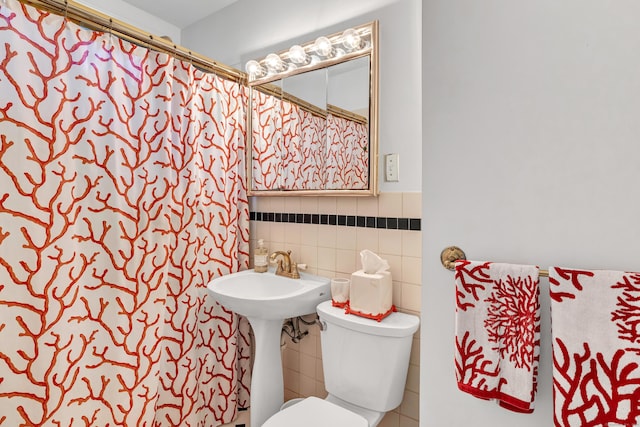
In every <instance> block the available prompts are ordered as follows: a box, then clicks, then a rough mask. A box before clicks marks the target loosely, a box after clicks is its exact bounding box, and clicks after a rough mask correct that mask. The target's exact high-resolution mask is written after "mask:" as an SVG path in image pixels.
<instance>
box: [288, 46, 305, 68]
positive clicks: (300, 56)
mask: <svg viewBox="0 0 640 427" xmlns="http://www.w3.org/2000/svg"><path fill="white" fill-rule="evenodd" d="M289 59H290V60H291V61H292V62H294V63H296V64H304V63H305V62H307V54H306V52H305V51H304V48H303V47H302V46H300V45H297V44H294V45H293V46H291V47H290V48H289Z"/></svg>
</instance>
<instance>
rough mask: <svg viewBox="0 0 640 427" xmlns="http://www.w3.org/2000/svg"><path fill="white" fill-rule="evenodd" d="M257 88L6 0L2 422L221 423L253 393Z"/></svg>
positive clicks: (0, 180) (0, 111)
mask: <svg viewBox="0 0 640 427" xmlns="http://www.w3.org/2000/svg"><path fill="white" fill-rule="evenodd" d="M245 97H246V94H245V90H244V88H243V87H242V86H241V85H239V84H237V83H233V82H230V81H226V80H224V79H221V78H219V77H216V76H214V75H211V74H207V73H203V72H201V71H198V70H197V69H195V68H194V67H193V66H191V65H190V64H187V63H184V62H180V61H178V60H176V59H174V58H172V57H170V56H168V55H165V54H162V53H157V52H153V51H150V50H148V49H146V48H144V47H140V46H137V45H134V44H131V43H128V42H125V41H122V40H120V39H118V38H116V37H114V36H111V35H109V34H103V33H97V32H93V31H88V30H86V29H83V28H81V27H79V26H77V25H75V24H73V23H70V22H65V19H64V18H63V17H59V16H54V15H51V14H48V13H45V12H42V11H39V10H36V9H34V8H32V7H29V6H25V5H23V4H21V3H19V2H17V1H15V0H2V1H0V426H7V427H13V426H19V425H22V426H65V427H66V426H100V427H104V426H108V425H109V426H130V427H132V426H214V425H218V424H220V423H223V422H225V423H226V422H229V421H230V420H231V419H232V417H233V416H234V415H235V412H236V408H237V407H238V406H240V407H242V406H247V405H246V404H247V402H248V386H249V383H250V378H249V367H248V365H249V363H248V362H249V360H248V359H249V348H248V336H249V334H248V331H249V326H248V323H246V320H239V319H238V317H237V316H235V315H234V314H232V313H230V312H229V311H227V310H225V309H223V308H222V307H221V306H219V305H218V304H216V303H215V302H214V301H213V300H212V298H211V297H210V296H209V295H208V293H207V290H206V284H207V283H208V282H209V281H210V280H211V279H212V278H214V277H216V276H220V275H223V274H228V273H231V272H234V271H238V270H240V269H244V268H247V267H248V229H249V227H248V224H249V218H248V217H249V215H248V202H247V197H246V189H245V187H244V184H243V177H244V170H245V169H244V166H245V165H244V153H245V146H244V141H245V128H244V105H246V103H245Z"/></svg>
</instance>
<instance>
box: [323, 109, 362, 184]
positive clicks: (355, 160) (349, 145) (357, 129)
mask: <svg viewBox="0 0 640 427" xmlns="http://www.w3.org/2000/svg"><path fill="white" fill-rule="evenodd" d="M368 135H369V126H368V125H367V123H361V122H357V121H355V120H350V119H348V118H345V117H340V116H339V115H335V114H331V113H329V114H328V116H327V147H328V156H327V161H326V167H325V168H326V173H327V178H326V186H325V188H326V189H331V190H333V189H337V190H339V189H344V188H349V189H354V190H358V189H367V188H368V186H369V150H368V147H369V138H368Z"/></svg>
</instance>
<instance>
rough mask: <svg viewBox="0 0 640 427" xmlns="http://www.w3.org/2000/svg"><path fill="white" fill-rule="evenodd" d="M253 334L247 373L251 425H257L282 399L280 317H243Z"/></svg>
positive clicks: (253, 426) (278, 407)
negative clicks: (253, 352)
mask: <svg viewBox="0 0 640 427" xmlns="http://www.w3.org/2000/svg"><path fill="white" fill-rule="evenodd" d="M247 319H249V323H251V327H252V328H253V336H254V338H255V359H254V361H253V372H252V373H251V397H250V404H251V427H260V426H262V424H264V422H265V421H267V419H268V418H269V417H270V416H272V415H273V414H275V413H276V412H278V411H279V410H280V407H281V406H282V404H283V403H284V381H283V377H282V354H281V353H280V334H281V332H282V323H283V319H277V320H273V319H261V318H259V317H247Z"/></svg>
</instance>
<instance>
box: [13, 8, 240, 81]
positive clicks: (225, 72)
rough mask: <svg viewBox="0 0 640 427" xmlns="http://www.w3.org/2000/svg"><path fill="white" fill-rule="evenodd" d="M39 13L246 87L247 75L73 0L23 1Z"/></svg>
mask: <svg viewBox="0 0 640 427" xmlns="http://www.w3.org/2000/svg"><path fill="white" fill-rule="evenodd" d="M19 1H20V2H22V3H25V4H28V5H31V6H34V7H36V8H38V9H41V10H45V11H47V12H52V13H55V14H57V15H60V16H64V17H65V18H67V19H69V20H71V21H73V22H75V23H77V24H80V25H82V26H85V27H87V28H90V29H92V30H97V31H102V32H105V33H111V34H113V35H115V36H117V37H120V38H122V39H124V40H127V41H129V42H132V43H135V44H138V45H146V46H148V47H149V48H151V49H153V50H156V51H160V52H163V53H167V54H170V55H172V56H174V57H176V58H178V59H180V60H183V61H185V62H190V63H192V64H193V65H194V66H196V67H198V68H200V69H202V70H204V71H207V72H210V73H213V74H216V75H218V76H220V77H224V78H226V79H229V80H232V81H235V82H240V83H244V84H246V82H247V75H246V73H244V72H242V71H240V70H237V69H235V68H233V67H230V66H228V65H224V64H222V63H219V62H216V61H214V60H213V59H210V58H207V57H206V56H203V55H200V54H198V53H195V52H191V51H190V50H188V49H186V48H184V47H182V46H178V45H176V44H174V43H173V42H172V41H170V40H166V39H164V38H162V37H160V36H155V35H153V34H150V33H147V32H144V31H142V30H141V29H139V28H137V27H134V26H133V25H130V24H127V23H126V22H123V21H120V20H118V19H115V18H112V17H110V16H108V15H105V14H103V13H101V12H98V11H97V10H94V9H91V8H89V7H87V6H84V5H82V4H79V3H76V2H75V1H73V0H19Z"/></svg>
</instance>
